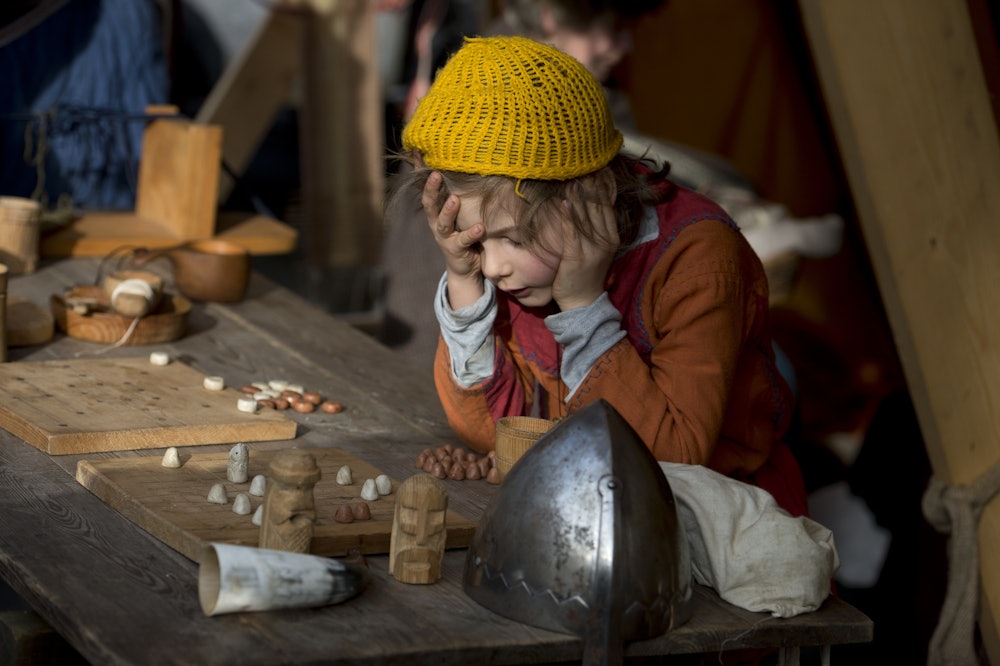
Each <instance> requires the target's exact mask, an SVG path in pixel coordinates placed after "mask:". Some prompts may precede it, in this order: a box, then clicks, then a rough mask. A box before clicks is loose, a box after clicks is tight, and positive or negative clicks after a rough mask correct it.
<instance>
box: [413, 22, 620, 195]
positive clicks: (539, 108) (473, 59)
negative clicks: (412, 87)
mask: <svg viewBox="0 0 1000 666" xmlns="http://www.w3.org/2000/svg"><path fill="white" fill-rule="evenodd" d="M621 144H622V135H621V133H620V132H619V131H618V130H616V129H615V126H614V123H613V122H612V120H611V112H610V110H609V109H608V103H607V99H606V98H605V97H604V91H603V89H602V88H601V85H600V84H599V83H598V82H597V80H596V79H594V77H593V76H592V75H591V74H590V72H588V71H587V70H586V68H585V67H584V66H583V65H581V64H580V63H579V62H577V61H576V60H575V59H574V58H572V57H571V56H569V55H566V54H565V53H563V52H562V51H559V50H558V49H555V48H553V47H551V46H547V45H545V44H540V43H539V42H536V41H534V40H531V39H527V38H525V37H476V38H467V39H466V40H465V44H464V45H463V46H462V48H461V49H459V50H458V51H457V52H456V53H455V55H453V56H452V57H451V59H450V60H449V61H448V63H447V64H446V65H445V66H444V67H442V68H441V70H440V71H439V72H438V73H437V76H436V77H435V80H434V83H433V84H432V85H431V88H430V90H429V91H428V92H427V95H426V96H425V97H424V98H423V99H422V100H421V101H420V103H419V105H418V106H417V110H416V112H415V113H414V114H413V118H412V119H411V120H410V122H409V123H408V124H407V125H406V127H405V128H404V129H403V147H404V148H405V149H406V150H413V149H417V150H419V151H420V152H421V153H422V156H423V161H424V164H426V165H427V166H429V167H431V168H432V169H443V170H447V171H458V172H461V173H472V174H479V175H483V176H486V175H499V176H510V177H513V178H532V179H538V180H567V179H570V178H576V177H577V176H582V175H584V174H587V173H590V172H592V171H596V170H597V169H600V168H601V167H603V166H605V165H606V164H607V163H608V162H610V161H611V159H612V158H613V157H614V156H615V154H616V153H617V152H618V149H619V148H620V147H621Z"/></svg>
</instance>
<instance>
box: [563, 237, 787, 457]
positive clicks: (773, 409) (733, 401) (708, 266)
mask: <svg viewBox="0 0 1000 666" xmlns="http://www.w3.org/2000/svg"><path fill="white" fill-rule="evenodd" d="M635 306H636V312H635V314H634V317H635V320H636V321H644V322H646V326H644V327H642V328H638V327H633V328H632V331H633V333H632V336H631V338H630V339H629V340H621V341H620V342H618V343H617V344H616V345H615V346H614V347H612V348H611V349H610V350H608V352H607V353H605V354H604V355H602V356H601V357H600V358H599V359H598V360H597V361H596V363H595V364H594V365H593V367H592V368H591V370H590V372H589V374H588V375H587V377H586V378H585V379H584V381H583V383H582V384H581V385H580V387H579V389H578V390H577V392H576V393H575V394H574V396H573V400H572V401H571V403H570V405H569V406H570V410H571V411H572V410H575V409H578V408H579V407H581V406H583V405H585V404H588V403H590V402H592V401H594V400H597V399H600V398H603V399H605V400H607V401H608V402H609V403H610V404H611V405H612V406H613V407H614V408H615V409H616V410H617V411H618V412H619V413H620V414H621V415H622V416H623V417H624V418H625V420H626V421H628V422H629V424H630V425H631V426H632V427H633V428H634V429H635V430H636V432H637V433H638V434H639V436H640V437H641V438H642V440H643V441H644V442H646V445H647V446H648V447H649V448H650V450H651V451H652V452H653V454H654V456H655V457H656V458H657V459H659V460H663V461H669V462H680V463H688V464H705V465H710V466H712V467H714V468H716V469H718V470H719V471H722V472H723V473H727V474H728V473H733V472H742V473H749V472H752V471H753V470H754V469H756V468H757V467H759V466H760V465H761V464H762V463H763V461H764V460H766V459H767V457H768V455H769V453H770V449H771V446H772V445H773V443H774V441H775V440H776V438H777V429H778V427H779V426H780V423H781V421H782V419H783V418H784V416H783V415H782V414H780V413H779V412H780V411H781V409H782V405H780V404H779V403H781V401H782V399H783V395H784V394H783V391H784V390H785V387H784V383H783V382H782V381H781V379H780V377H778V376H777V374H776V372H774V370H773V368H774V366H773V352H772V350H771V347H770V341H769V337H768V332H767V330H766V320H767V317H766V308H767V286H766V278H765V277H764V274H763V269H762V267H761V266H760V262H759V260H758V259H757V257H756V256H755V255H754V254H753V253H752V250H750V249H749V247H748V246H746V243H745V242H744V241H743V239H742V238H741V237H740V236H739V232H738V231H736V230H734V229H732V228H731V227H729V226H727V225H726V224H724V223H722V222H721V221H714V220H705V221H702V222H699V223H698V224H693V225H691V226H689V227H687V228H685V229H684V230H683V231H681V232H680V233H679V234H678V235H677V237H676V239H674V240H673V241H672V242H671V244H670V246H669V248H668V249H667V250H666V251H665V252H664V253H663V255H662V256H661V257H660V258H659V259H658V261H657V263H656V264H655V266H654V267H653V269H652V271H651V273H650V274H649V277H648V279H647V280H646V282H645V284H644V286H643V290H642V295H641V298H640V299H639V300H638V302H637V303H635ZM640 350H642V351H643V352H645V353H646V358H644V357H643V354H642V352H640Z"/></svg>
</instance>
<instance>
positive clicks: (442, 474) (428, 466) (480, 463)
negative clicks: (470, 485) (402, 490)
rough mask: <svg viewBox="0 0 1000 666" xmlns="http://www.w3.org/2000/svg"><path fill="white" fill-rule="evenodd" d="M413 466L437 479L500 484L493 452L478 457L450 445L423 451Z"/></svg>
mask: <svg viewBox="0 0 1000 666" xmlns="http://www.w3.org/2000/svg"><path fill="white" fill-rule="evenodd" d="M413 466H414V467H416V468H417V469H422V470H424V471H425V472H427V473H428V474H430V475H432V476H435V477H437V478H439V479H451V480H453V481H464V480H466V479H468V480H470V481H475V480H477V479H486V482H487V483H493V484H497V483H500V480H501V476H500V470H499V469H497V466H496V458H495V456H494V453H493V451H490V452H489V453H487V454H486V455H484V456H478V455H476V453H475V452H474V451H466V450H465V449H463V448H462V447H455V446H452V445H451V444H445V445H443V446H439V447H438V448H436V449H424V450H423V451H421V452H420V453H419V454H418V455H417V459H416V460H415V461H414V463H413Z"/></svg>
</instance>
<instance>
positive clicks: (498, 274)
mask: <svg viewBox="0 0 1000 666" xmlns="http://www.w3.org/2000/svg"><path fill="white" fill-rule="evenodd" d="M479 259H480V261H481V262H482V269H483V277H485V278H486V279H487V280H489V281H490V282H496V281H497V280H499V279H501V278H503V277H504V276H505V275H507V274H508V273H509V272H510V269H509V264H508V262H507V261H506V260H505V259H504V257H503V253H502V252H500V251H499V250H497V249H496V248H489V247H486V246H484V247H483V251H482V254H481V255H480V257H479Z"/></svg>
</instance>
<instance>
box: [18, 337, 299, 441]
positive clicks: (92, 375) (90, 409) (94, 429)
mask: <svg viewBox="0 0 1000 666" xmlns="http://www.w3.org/2000/svg"><path fill="white" fill-rule="evenodd" d="M204 377H205V376H204V375H203V374H202V373H200V372H198V371H196V370H194V369H193V368H191V367H189V366H187V365H185V364H184V363H181V362H179V361H173V362H171V363H170V364H169V365H165V366H157V365H153V364H152V363H150V362H149V357H142V358H106V359H75V360H62V361H36V362H18V363H6V364H2V365H0V427H3V428H4V429H5V430H7V431H9V432H11V433H12V434H14V435H16V436H18V437H20V438H21V439H23V440H24V441H26V442H28V443H29V444H31V445H32V446H35V447H37V448H39V449H41V450H42V451H45V452H46V453H49V454H52V455H62V454H70V453H94V452H98V451H127V450H133V449H152V448H159V447H167V446H193V445H199V444H228V443H235V442H258V441H268V440H284V439H294V438H295V433H296V422H295V421H294V420H292V419H290V418H288V417H287V416H284V415H283V414H280V413H278V412H276V411H273V410H269V409H263V410H260V411H258V412H257V413H256V414H248V413H246V412H241V411H239V410H238V409H237V408H236V401H237V399H238V398H239V396H240V393H239V392H238V391H236V390H235V389H231V388H226V389H224V390H222V391H209V390H207V389H205V388H204V387H203V386H202V382H203V380H204Z"/></svg>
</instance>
